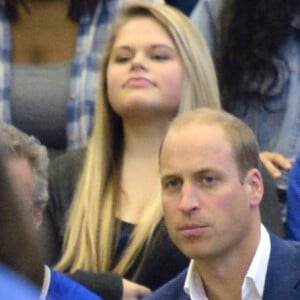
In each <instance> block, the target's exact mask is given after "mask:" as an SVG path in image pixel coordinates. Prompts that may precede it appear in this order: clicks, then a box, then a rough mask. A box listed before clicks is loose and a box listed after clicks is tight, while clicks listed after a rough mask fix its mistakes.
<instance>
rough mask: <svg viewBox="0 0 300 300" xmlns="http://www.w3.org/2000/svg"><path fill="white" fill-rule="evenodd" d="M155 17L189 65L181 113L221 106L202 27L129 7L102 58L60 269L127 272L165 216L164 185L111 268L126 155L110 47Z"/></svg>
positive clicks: (148, 7)
mask: <svg viewBox="0 0 300 300" xmlns="http://www.w3.org/2000/svg"><path fill="white" fill-rule="evenodd" d="M137 16H139V17H140V16H145V17H151V18H153V19H154V20H156V21H157V22H158V23H159V24H160V25H161V26H162V27H163V28H164V29H165V30H166V31H167V33H168V34H169V35H170V37H171V38H172V39H173V41H174V44H175V46H176V48H177V51H178V53H179V56H180V58H181V61H182V64H183V69H184V83H183V90H182V98H181V99H182V100H181V104H180V107H179V108H178V114H180V113H181V112H184V111H188V110H192V109H194V108H197V107H210V108H220V101H219V90H218V85H217V79H216V74H215V70H214V66H213V63H212V59H211V57H210V54H209V50H208V48H207V45H206V43H205V41H204V38H203V37H202V35H201V33H200V32H199V31H198V29H197V28H196V27H195V26H194V25H193V24H192V23H191V22H190V20H189V19H188V17H186V16H185V15H184V14H183V13H181V12H180V11H178V10H177V9H174V8H172V7H170V6H167V5H163V4H151V3H143V2H139V3H134V4H131V5H129V6H126V7H124V8H123V9H122V10H121V12H120V13H119V15H118V16H117V18H116V21H115V23H114V24H113V26H112V29H111V34H110V36H109V38H108V41H107V45H106V48H105V51H104V53H103V57H102V63H101V70H100V71H101V78H100V89H99V91H100V92H99V95H98V99H97V103H96V115H95V124H94V129H93V133H92V136H91V138H90V142H89V145H88V149H87V153H86V159H85V163H84V167H83V171H82V173H81V177H80V179H79V182H78V184H77V188H76V192H75V196H74V199H73V201H72V204H71V207H70V210H69V214H68V219H67V224H66V229H65V234H64V243H63V255H62V258H61V260H60V261H59V263H58V264H57V266H56V268H57V269H58V270H61V271H66V270H68V271H70V272H74V271H76V270H78V269H82V270H87V271H91V272H105V271H112V272H116V273H118V274H120V275H121V276H123V275H124V274H126V272H127V271H128V269H129V268H130V267H131V266H132V265H133V263H134V262H135V259H136V258H137V256H138V255H139V254H141V252H142V250H143V249H145V248H147V247H145V245H147V242H149V241H150V238H151V236H152V234H153V231H154V229H155V228H156V226H157V225H158V223H159V222H160V221H161V219H162V208H161V200H160V183H159V180H158V182H157V186H156V188H155V191H154V195H153V199H151V200H150V201H149V205H148V206H147V207H146V208H145V210H144V213H143V215H142V216H141V218H140V222H138V224H137V225H136V226H135V229H134V232H133V234H132V237H131V239H130V242H129V244H128V246H127V247H126V249H125V251H124V252H123V254H122V255H121V258H120V259H119V261H118V262H117V263H116V264H115V266H114V267H113V268H112V256H113V253H114V249H113V245H114V243H115V240H114V239H115V234H116V231H117V227H118V226H117V225H116V224H117V221H116V218H115V211H116V203H117V200H118V197H119V196H120V193H121V186H120V172H121V171H120V168H121V161H122V155H123V145H124V140H123V139H124V137H123V127H122V121H121V118H120V117H119V116H118V115H116V114H115V113H114V111H113V110H112V108H111V106H110V105H109V101H108V96H107V78H106V70H107V67H108V63H109V59H110V53H111V49H112V47H113V45H114V43H115V41H116V38H117V37H118V33H119V31H120V28H122V26H123V25H124V24H125V23H126V22H127V21H128V20H130V19H131V18H134V17H137Z"/></svg>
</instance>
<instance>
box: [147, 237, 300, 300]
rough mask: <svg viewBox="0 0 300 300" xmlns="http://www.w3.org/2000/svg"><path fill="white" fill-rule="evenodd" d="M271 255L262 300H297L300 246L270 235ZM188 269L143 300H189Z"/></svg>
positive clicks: (299, 287)
mask: <svg viewBox="0 0 300 300" xmlns="http://www.w3.org/2000/svg"><path fill="white" fill-rule="evenodd" d="M270 238H271V254H270V261H269V265H268V270H267V275H266V281H265V288H264V295H263V300H282V299H284V300H299V299H300V243H297V242H291V241H286V240H282V239H280V238H278V237H277V236H275V235H274V234H272V233H271V234H270ZM186 273H187V269H186V270H184V271H183V272H181V273H180V274H179V275H178V276H177V277H176V278H174V279H173V280H172V281H170V282H168V283H166V284H165V285H164V286H162V287H161V288H160V289H158V290H157V291H156V292H154V293H153V294H152V295H150V296H149V297H146V298H145V300H161V299H164V300H190V298H189V296H188V295H187V294H186V293H185V292H184V290H183V286H184V282H185V278H186Z"/></svg>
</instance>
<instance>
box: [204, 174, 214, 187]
mask: <svg viewBox="0 0 300 300" xmlns="http://www.w3.org/2000/svg"><path fill="white" fill-rule="evenodd" d="M217 180H218V179H217V177H216V176H204V177H202V178H201V184H203V185H206V186H211V185H214V184H215V183H216V182H217Z"/></svg>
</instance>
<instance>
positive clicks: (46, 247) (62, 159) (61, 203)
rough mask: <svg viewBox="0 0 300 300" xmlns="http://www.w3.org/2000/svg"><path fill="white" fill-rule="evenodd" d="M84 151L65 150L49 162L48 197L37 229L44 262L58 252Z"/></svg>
mask: <svg viewBox="0 0 300 300" xmlns="http://www.w3.org/2000/svg"><path fill="white" fill-rule="evenodd" d="M84 154H85V152H84V150H76V151H68V152H67V153H65V154H63V155H61V156H59V157H57V158H55V159H54V160H53V161H52V162H51V163H50V167H49V200H48V204H47V207H46V211H45V216H44V220H43V224H42V226H41V229H40V235H41V239H42V244H43V246H42V247H43V249H42V251H43V254H44V263H46V264H48V265H50V266H52V265H53V264H55V263H56V262H57V260H58V259H59V257H60V255H61V248H62V240H63V235H64V229H65V222H66V212H67V210H68V209H69V207H70V204H71V201H72V199H73V195H74V192H75V188H76V183H77V180H78V177H79V174H80V172H81V169H82V165H83V160H84Z"/></svg>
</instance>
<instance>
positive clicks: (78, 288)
mask: <svg viewBox="0 0 300 300" xmlns="http://www.w3.org/2000/svg"><path fill="white" fill-rule="evenodd" d="M50 272H51V279H50V285H49V289H48V293H47V297H46V300H103V299H102V298H101V297H100V296H98V295H96V294H94V293H93V292H92V291H90V290H88V289H87V288H86V287H84V286H82V285H81V284H80V283H78V282H76V281H73V280H72V279H70V278H69V277H67V276H65V275H63V274H62V273H59V272H56V271H54V270H53V269H50Z"/></svg>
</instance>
